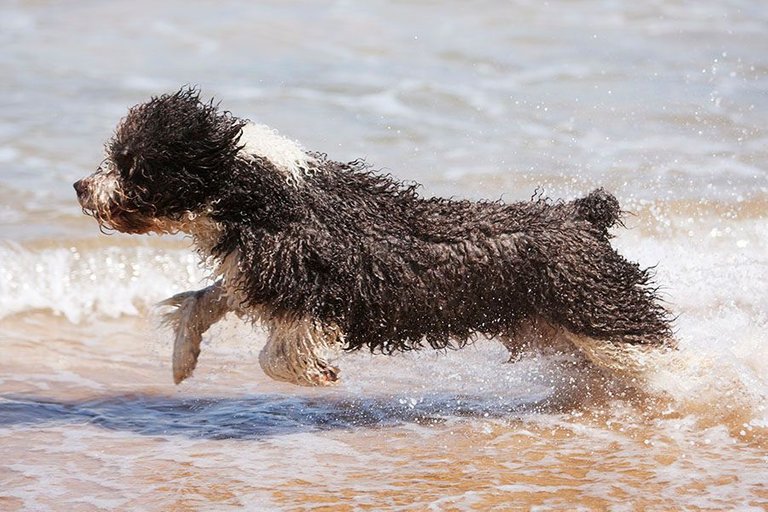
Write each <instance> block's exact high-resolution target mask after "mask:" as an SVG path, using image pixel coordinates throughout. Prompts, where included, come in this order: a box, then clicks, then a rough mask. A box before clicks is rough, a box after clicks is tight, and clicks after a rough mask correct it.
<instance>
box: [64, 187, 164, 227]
mask: <svg viewBox="0 0 768 512" xmlns="http://www.w3.org/2000/svg"><path fill="white" fill-rule="evenodd" d="M77 199H78V202H79V203H80V206H81V208H82V209H83V213H85V214H86V215H89V216H91V217H93V218H94V219H96V222H98V223H99V227H100V229H101V230H102V231H119V232H121V233H132V234H143V233H147V232H149V231H152V230H153V226H154V225H155V221H154V217H153V216H151V215H150V216H148V215H146V214H145V213H143V212H141V211H140V209H139V208H138V207H137V206H134V203H135V201H132V200H131V198H130V197H129V196H128V194H126V193H125V191H124V189H123V187H122V185H121V184H120V181H119V179H118V178H117V176H116V174H115V173H114V172H105V173H96V174H94V175H92V176H90V177H89V178H87V185H86V189H85V190H84V193H82V194H78V198H77Z"/></svg>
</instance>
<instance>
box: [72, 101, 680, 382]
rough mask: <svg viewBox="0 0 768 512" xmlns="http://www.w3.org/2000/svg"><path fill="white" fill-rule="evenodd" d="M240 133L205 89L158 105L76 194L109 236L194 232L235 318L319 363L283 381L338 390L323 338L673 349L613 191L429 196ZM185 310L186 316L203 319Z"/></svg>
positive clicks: (118, 137) (329, 341)
mask: <svg viewBox="0 0 768 512" xmlns="http://www.w3.org/2000/svg"><path fill="white" fill-rule="evenodd" d="M245 126H247V121H244V120H241V119H238V118H236V117H233V116H232V115H231V114H229V113H228V112H222V111H220V110H219V109H218V108H217V106H216V105H214V104H213V103H204V102H202V101H200V99H199V96H198V93H197V91H195V90H190V89H183V90H181V91H179V92H178V93H176V94H173V95H164V96H160V97H157V98H153V99H152V100H150V101H149V102H148V103H145V104H143V105H139V106H136V107H134V108H132V109H131V110H130V111H129V114H128V116H127V117H126V118H125V119H124V120H123V121H122V122H121V124H120V125H119V126H118V129H117V131H116V133H115V136H114V138H113V140H112V141H111V142H110V143H109V144H108V146H107V154H108V156H107V159H106V160H105V164H104V165H103V166H102V168H101V169H100V170H99V171H98V172H97V173H95V174H94V175H93V176H91V177H89V178H86V179H85V180H82V181H81V182H78V183H77V184H75V188H76V189H78V197H79V199H80V202H81V205H83V208H84V210H85V211H86V213H89V214H92V215H94V216H95V217H96V218H97V220H99V222H100V224H101V225H102V226H103V227H106V228H112V229H117V230H119V231H125V232H133V233H144V232H150V231H158V232H175V231H184V232H187V233H189V234H191V235H192V236H193V238H194V239H195V242H196V245H197V246H198V249H199V250H200V252H201V253H202V255H203V257H204V258H206V260H207V261H208V262H209V263H211V264H212V266H213V267H214V268H215V274H216V275H217V276H218V277H219V278H220V282H219V283H217V285H215V286H218V287H219V288H218V290H219V291H217V292H216V293H217V294H218V293H221V295H222V296H224V297H225V299H221V300H226V304H227V310H232V311H236V312H238V313H239V314H241V315H244V316H251V317H252V318H253V319H255V320H259V321H261V322H263V323H265V324H266V325H267V326H268V328H269V329H270V333H271V334H270V336H271V337H273V338H274V337H280V338H281V340H282V345H281V348H280V350H281V351H282V352H281V354H282V355H280V354H278V355H276V356H274V357H275V358H276V359H275V361H277V360H280V358H281V357H282V358H283V359H285V357H286V355H285V353H286V351H288V352H290V351H291V350H292V347H295V350H296V351H300V350H307V351H308V353H309V356H308V358H309V359H310V360H313V361H314V362H315V363H318V364H316V365H315V366H314V367H313V366H312V364H311V363H312V362H313V361H310V362H306V361H305V362H304V363H299V365H302V364H305V366H306V367H302V368H300V369H299V370H300V371H304V372H309V371H310V367H313V368H314V369H313V370H312V371H318V372H319V373H318V375H319V377H318V376H314V377H312V378H310V379H305V380H306V381H302V380H301V379H300V378H298V377H296V376H293V377H291V376H287V377H285V376H283V377H281V376H280V375H281V374H280V371H272V372H271V374H272V375H273V376H274V377H276V378H279V379H281V380H289V381H292V382H297V383H301V384H307V383H309V384H322V383H327V381H332V380H335V378H336V374H337V373H338V370H337V369H335V368H332V367H330V365H328V364H327V362H326V360H325V359H324V358H323V357H321V356H320V355H318V354H319V352H318V354H315V353H313V351H312V350H313V349H312V346H314V345H313V344H312V343H310V344H309V345H306V344H302V343H303V342H302V340H306V339H309V338H312V336H314V337H315V338H312V339H314V340H315V341H316V343H315V342H313V343H315V344H316V345H318V346H319V345H327V347H325V348H329V347H332V346H340V347H343V348H344V349H347V350H356V349H360V348H367V349H370V350H372V351H380V352H384V353H392V352H397V351H403V350H410V349H417V348H421V347H422V346H424V345H429V346H431V347H434V348H446V347H460V346H463V345H464V344H465V343H467V342H468V341H471V340H472V339H474V337H475V335H477V334H482V335H485V336H489V337H492V336H498V337H500V338H502V339H503V340H505V344H506V345H507V346H508V347H509V348H510V350H511V351H512V352H513V353H514V352H515V350H516V347H520V346H524V345H525V343H526V339H525V336H526V334H525V333H526V332H529V331H530V326H531V325H532V324H535V325H546V326H547V328H546V329H545V330H544V332H548V330H554V331H555V332H560V331H563V332H567V333H568V335H569V336H571V337H572V339H575V340H583V339H591V340H597V341H601V342H603V343H605V342H609V343H610V344H612V345H616V346H621V345H628V346H629V345H632V346H662V345H669V344H671V343H672V336H671V330H670V319H669V315H668V313H667V311H666V309H665V308H664V307H663V306H662V305H661V304H660V301H659V299H658V296H657V293H656V288H655V287H654V285H653V283H652V276H651V273H650V272H649V270H647V269H642V268H640V267H639V266H638V265H637V264H635V263H632V262H630V261H627V260H626V259H625V258H624V257H623V256H621V255H619V254H618V253H617V252H616V251H615V250H614V249H613V248H612V247H611V244H610V238H611V236H610V234H609V228H611V227H613V226H614V225H616V224H617V223H619V222H620V208H619V204H618V202H617V201H616V199H615V198H614V197H613V196H612V195H610V194H609V193H607V192H605V191H604V190H602V189H598V190H595V191H594V192H592V193H591V194H589V195H588V196H586V197H584V198H581V199H577V200H575V201H572V202H567V203H565V202H552V201H549V200H546V199H543V198H536V199H534V200H531V201H528V202H519V203H511V204H504V203H501V202H471V201H455V200H448V199H441V198H424V197H421V196H420V195H419V194H418V192H417V186H416V185H410V184H404V183H402V182H400V181H398V180H396V179H394V178H393V177H392V176H389V175H384V174H380V173H378V172H375V171H373V170H372V169H371V168H370V167H369V166H367V165H366V164H364V163H363V162H362V161H353V162H348V163H340V162H335V161H333V160H330V159H328V158H327V157H326V155H324V154H322V153H311V152H305V153H302V155H303V157H302V158H296V159H294V160H290V158H289V159H288V160H286V159H285V158H284V154H283V153H281V157H280V158H277V157H273V158H272V159H271V160H270V158H269V150H265V151H264V154H254V153H253V152H249V151H246V149H245V148H246V143H245V142H244V141H242V140H241V138H242V134H243V127H245ZM267 142H268V141H267ZM297 147H298V146H297ZM289 155H290V153H289ZM104 175H110V176H114V177H115V179H117V182H118V184H117V186H116V187H115V190H114V191H111V192H110V194H109V195H110V197H109V200H107V201H105V200H104V197H103V196H104V192H103V191H99V190H97V189H98V187H97V186H96V185H94V183H96V182H98V180H99V179H101V180H102V181H104V178H103V176H104ZM88 180H90V181H88ZM216 297H217V298H216V300H220V299H219V298H218V295H217V296H216ZM183 298H184V299H188V298H189V296H185V297H183ZM182 303H184V302H183V300H182V301H180V302H179V304H182ZM184 304H186V308H187V309H186V310H185V311H184V313H183V314H181V313H179V315H181V316H183V315H189V312H190V311H192V310H194V303H193V302H190V301H189V300H187V302H185V303H184ZM251 312H252V314H251ZM219 313H220V311H218V310H217V316H221V315H219ZM203 314H204V313H203ZM211 318H213V316H212V317H211ZM216 319H218V318H216ZM214 321H215V320H214ZM206 323H208V325H210V323H212V322H202V324H206ZM295 325H300V326H301V327H300V328H298V327H295ZM177 326H178V324H177ZM291 326H294V327H291ZM205 328H206V329H207V326H205ZM197 331H200V327H197V329H196V331H195V332H196V333H197ZM203 331H204V330H203ZM281 333H282V334H281ZM286 333H293V334H286ZM199 334H200V335H201V334H202V333H201V332H200V333H199ZM294 335H295V336H297V338H296V339H295V340H293V341H291V339H290V338H291V336H294ZM177 336H179V335H178V329H177ZM181 337H182V338H184V336H183V335H182V336H181ZM308 337H309V338H308ZM195 339H197V334H196V335H195ZM286 340H288V342H287V343H286ZM310 341H312V340H310ZM182 343H183V340H182ZM197 343H198V345H199V341H198V342H197ZM277 344H278V341H275V342H274V343H273V344H272V345H270V344H268V347H267V349H265V351H266V352H268V353H269V351H270V350H272V351H273V352H274V351H275V347H276V346H277ZM305 345H306V346H305ZM577 345H578V344H577ZM307 346H308V347H309V348H306V347H307ZM301 347H304V348H303V349H302V348H301ZM187 349H189V347H187ZM297 353H298V352H297ZM192 359H193V360H194V361H193V362H192V366H191V367H192V368H194V362H195V361H196V354H195V357H194V358H192ZM298 359H301V358H298ZM305 359H306V358H305ZM272 362H274V361H272ZM285 364H288V363H285ZM268 366H269V361H267V364H266V366H265V362H264V361H262V367H264V368H265V370H267V367H268ZM318 369H319V370H318ZM182 370H183V368H182ZM183 371H186V373H184V375H183V376H186V375H188V374H189V373H191V369H190V368H187V370H183ZM179 375H182V374H181V373H180V374H179ZM182 378H183V377H182ZM177 380H178V379H177Z"/></svg>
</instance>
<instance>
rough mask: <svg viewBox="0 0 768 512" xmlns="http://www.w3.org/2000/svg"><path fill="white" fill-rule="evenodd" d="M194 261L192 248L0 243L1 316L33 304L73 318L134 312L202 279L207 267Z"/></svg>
mask: <svg viewBox="0 0 768 512" xmlns="http://www.w3.org/2000/svg"><path fill="white" fill-rule="evenodd" d="M198 261H199V257H198V256H197V254H195V253H194V251H191V250H170V251H164V250H159V249H153V248H150V247H146V246H137V247H117V246H106V247H104V246H98V247H93V248H82V247H81V248H79V247H77V246H74V245H73V246H69V247H58V248H50V249H44V250H41V251H31V250H29V249H24V248H22V247H20V246H18V245H12V244H10V243H7V242H6V243H0V318H2V317H4V316H8V315H12V314H15V313H23V312H28V311H33V310H48V311H52V312H53V313H54V314H56V315H64V316H65V317H66V318H67V319H68V320H70V321H71V322H75V323H77V322H80V321H82V320H83V319H84V318H87V317H88V316H91V315H105V316H109V317H117V316H120V315H136V314H138V313H139V311H140V309H142V308H145V307H147V306H150V305H152V304H154V303H155V302H157V301H159V300H162V299H164V298H166V297H168V296H169V295H172V294H174V293H177V292H179V291H183V290H186V289H189V288H191V287H195V286H198V285H199V284H201V282H202V281H203V278H204V276H205V271H203V270H202V269H201V268H200V266H199V264H198Z"/></svg>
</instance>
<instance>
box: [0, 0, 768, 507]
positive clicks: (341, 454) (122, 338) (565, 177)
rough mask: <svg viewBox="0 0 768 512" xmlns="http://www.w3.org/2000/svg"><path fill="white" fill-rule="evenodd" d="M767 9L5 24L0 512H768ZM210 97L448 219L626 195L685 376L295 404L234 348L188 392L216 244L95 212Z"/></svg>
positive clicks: (370, 391)
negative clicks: (115, 171)
mask: <svg viewBox="0 0 768 512" xmlns="http://www.w3.org/2000/svg"><path fill="white" fill-rule="evenodd" d="M766 49H768V5H767V4H765V3H764V2H755V1H747V0H728V1H714V2H694V1H685V0H681V1H672V0H654V1H649V2H630V1H623V0H605V1H598V0H584V1H580V2H568V1H548V2H529V1H525V0H515V1H508V2H505V1H501V0H488V1H480V2H462V1H441V2H435V1H427V0H424V1H405V0H403V1H396V2H384V1H373V0H372V1H366V2H350V1H343V0H342V1H336V2H330V1H317V2H315V1H313V2H309V1H304V2H301V1H279V2H278V1H273V2H229V3H220V2H213V1H203V0H193V1H187V2H179V1H175V0H174V1H168V2H161V3H158V2H148V1H145V0H133V1H130V2H128V1H114V2H99V1H96V0H92V1H86V0H83V1H72V2H32V1H14V0H7V1H5V2H2V4H0V107H1V108H0V353H1V354H2V355H1V356H0V510H35V511H36V510H84V511H87V510H217V511H218V510H241V509H245V510H334V511H336V510H517V509H519V510H528V509H535V510H551V509H562V510H565V509H567V510H683V509H684V510H765V509H767V508H768V409H767V408H768V335H766V331H767V330H768V287H767V284H766V283H768V52H766ZM183 84H195V85H199V86H200V88H201V89H202V91H203V94H204V95H206V96H215V97H216V98H217V99H218V100H220V101H221V102H222V103H221V105H222V107H223V108H226V109H228V110H231V111H232V112H233V113H234V114H235V115H238V116H240V117H247V118H250V119H253V120H257V121H259V122H263V123H266V124H268V125H270V126H273V127H275V128H277V129H279V130H280V131H281V133H284V134H286V135H287V136H289V137H291V138H293V139H297V140H299V141H301V143H302V144H303V145H304V146H305V147H307V148H309V149H314V150H319V151H323V152H326V153H328V154H329V156H330V157H332V158H334V159H337V160H351V159H354V158H358V157H364V158H366V159H367V160H368V161H369V162H370V163H372V164H373V165H374V166H375V167H376V168H380V169H382V171H383V172H390V173H392V174H393V175H395V176H397V177H399V178H402V179H404V180H415V181H417V182H419V183H421V184H422V185H423V188H422V192H423V194H425V195H442V196H455V197H468V198H472V199H481V198H486V199H498V198H503V199H504V200H506V201H516V200H526V199H528V198H530V197H531V196H532V195H533V194H535V193H536V192H537V190H538V191H543V193H545V194H546V195H547V196H549V197H553V198H564V199H572V198H574V197H577V196H579V195H582V194H585V193H587V192H589V191H590V190H592V189H593V188H595V187H598V186H603V187H605V188H607V189H609V190H611V191H613V192H614V193H615V194H616V195H617V196H618V197H619V199H620V201H621V203H622V205H623V208H624V209H625V210H627V211H628V212H631V213H628V214H627V216H626V217H625V224H626V229H616V230H615V231H614V234H615V235H616V238H615V243H616V245H617V246H618V247H619V248H620V250H621V251H622V253H623V254H625V255H626V256H628V257H629V258H631V259H634V260H636V261H639V262H640V263H641V264H642V265H644V266H656V273H657V281H658V283H659V285H660V286H661V290H662V293H663V296H664V299H665V301H667V303H668V305H669V307H670V308H671V310H672V311H673V312H674V313H675V314H676V315H677V320H676V322H675V328H676V335H677V338H678V341H679V346H680V348H679V350H678V351H677V352H676V353H673V354H671V355H669V356H666V357H664V358H660V359H659V360H658V361H657V362H655V363H654V365H653V366H652V367H651V368H650V369H649V370H648V372H647V374H646V375H644V376H643V377H642V378H641V379H638V380H636V381H635V382H629V383H628V382H626V381H622V380H620V379H618V378H616V377H615V376H612V375H610V374H606V373H605V372H601V371H600V370H598V369H597V368H593V367H590V366H589V365H585V364H584V363H583V361H580V360H579V359H578V358H576V357H574V356H573V355H572V354H556V353H555V354H532V355H530V356H528V357H526V358H524V359H523V360H522V361H520V362H518V363H515V364H504V363H503V361H504V360H505V358H506V356H505V350H504V349H503V347H501V345H500V344H499V343H497V342H495V341H494V340H489V341H478V342H477V343H476V344H475V345H473V346H471V347H468V348H467V349H465V350H462V351H455V352H449V353H436V352H429V351H425V352H420V353H417V354H407V355H400V356H394V357H384V356H373V355H369V354H363V353H355V354H347V355H344V356H342V357H341V358H340V360H339V365H340V366H341V368H342V381H341V382H340V383H339V385H338V386H335V387H333V388H325V389H308V388H299V387H294V386H291V385H288V384H283V383H278V382H274V381H271V380H269V379H268V378H267V377H265V376H264V375H263V373H262V372H261V370H260V369H259V366H258V363H257V356H258V352H259V350H260V347H261V345H262V344H263V341H264V335H263V333H262V332H261V330H260V329H259V328H258V327H256V328H254V327H252V326H250V325H245V324H243V323H241V322H239V321H238V320H237V319H234V318H231V319H227V320H226V321H225V322H223V323H221V324H220V325H217V326H215V327H214V328H213V329H212V330H211V331H210V332H209V333H208V334H207V335H206V337H205V340H204V345H203V353H202V356H201V359H200V364H199V368H198V370H197V371H196V373H195V375H194V376H193V377H192V378H191V379H190V380H188V381H185V382H184V383H183V384H182V385H180V386H174V385H173V383H172V379H171V369H170V351H171V339H170V333H169V332H168V331H167V330H166V329H165V328H163V327H162V326H160V325H159V322H158V316H157V311H156V310H155V308H154V307H153V305H154V304H155V303H156V302H158V301H160V300H162V299H164V298H166V297H168V296H170V295H172V294H174V293H177V292H179V291H183V290H188V289H192V288H196V287H199V286H202V285H203V284H205V283H206V276H207V270H206V269H205V268H203V267H201V266H200V263H199V261H198V259H197V256H196V255H195V253H194V251H193V250H192V249H191V248H190V245H189V241H187V240H185V239H183V238H180V237H165V238H160V237H157V236H144V237H130V236H125V235H119V234H114V235H105V234H102V233H100V232H99V230H98V229H97V226H96V224H95V222H94V221H93V219H90V218H87V217H85V216H83V215H82V213H81V212H80V209H79V207H78V205H77V202H76V200H75V195H74V191H73V190H72V187H71V184H72V182H74V181H75V180H77V179H79V178H82V177H83V176H85V175H86V174H89V173H90V172H92V171H93V170H94V169H95V168H96V167H97V166H98V164H99V162H100V161H101V159H102V157H103V156H102V151H103V149H102V147H103V143H104V141H105V140H106V139H107V138H108V137H109V136H110V134H111V131H112V129H113V128H114V126H115V124H116V123H117V121H118V120H119V119H120V118H121V116H123V115H124V114H125V112H126V109H127V107H129V106H131V105H133V104H135V103H138V102H141V101H144V100H146V99H148V98H149V97H150V96H151V95H153V94H160V93H163V92H171V91H174V90H176V89H177V88H178V87H180V86H181V85H183Z"/></svg>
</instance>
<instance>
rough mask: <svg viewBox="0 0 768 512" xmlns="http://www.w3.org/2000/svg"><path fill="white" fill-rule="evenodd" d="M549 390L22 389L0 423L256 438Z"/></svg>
mask: <svg viewBox="0 0 768 512" xmlns="http://www.w3.org/2000/svg"><path fill="white" fill-rule="evenodd" d="M557 402H559V401H553V400H552V399H551V397H532V396H530V395H528V396H525V397H499V396H495V395H485V396H459V395H455V394H452V395H446V394H430V395H426V396H422V397H418V398H409V397H403V396H400V397H398V396H385V397H376V398H371V397H349V396H348V397H339V396H315V397H307V396H296V395H279V394H271V395H259V396H252V397H245V398H231V397H223V398H205V399H188V398H175V397H157V396H144V395H117V396H108V397H102V398H97V399H93V400H87V401H72V402H66V401H54V400H49V399H45V398H40V397H35V396H26V395H5V396H2V397H0V428H9V427H14V426H40V427H46V426H54V425H66V424H90V425H97V426H99V427H102V428H105V429H109V430H116V431H129V432H135V433H138V434H142V435H148V436H185V437H189V438H204V439H258V438H265V437H270V436H275V435H285V434H292V433H299V432H312V431H325V430H339V429H342V430H350V429H357V428H381V427H388V426H395V425H401V424H404V423H412V424H418V425H431V424H436V423H443V422H446V421H449V420H451V419H457V418H470V417H491V418H502V419H509V420H510V421H514V420H516V419H518V418H519V417H520V416H522V415H524V414H527V413H528V414H530V413H534V412H554V411H556V410H562V407H561V406H562V404H559V403H557Z"/></svg>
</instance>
